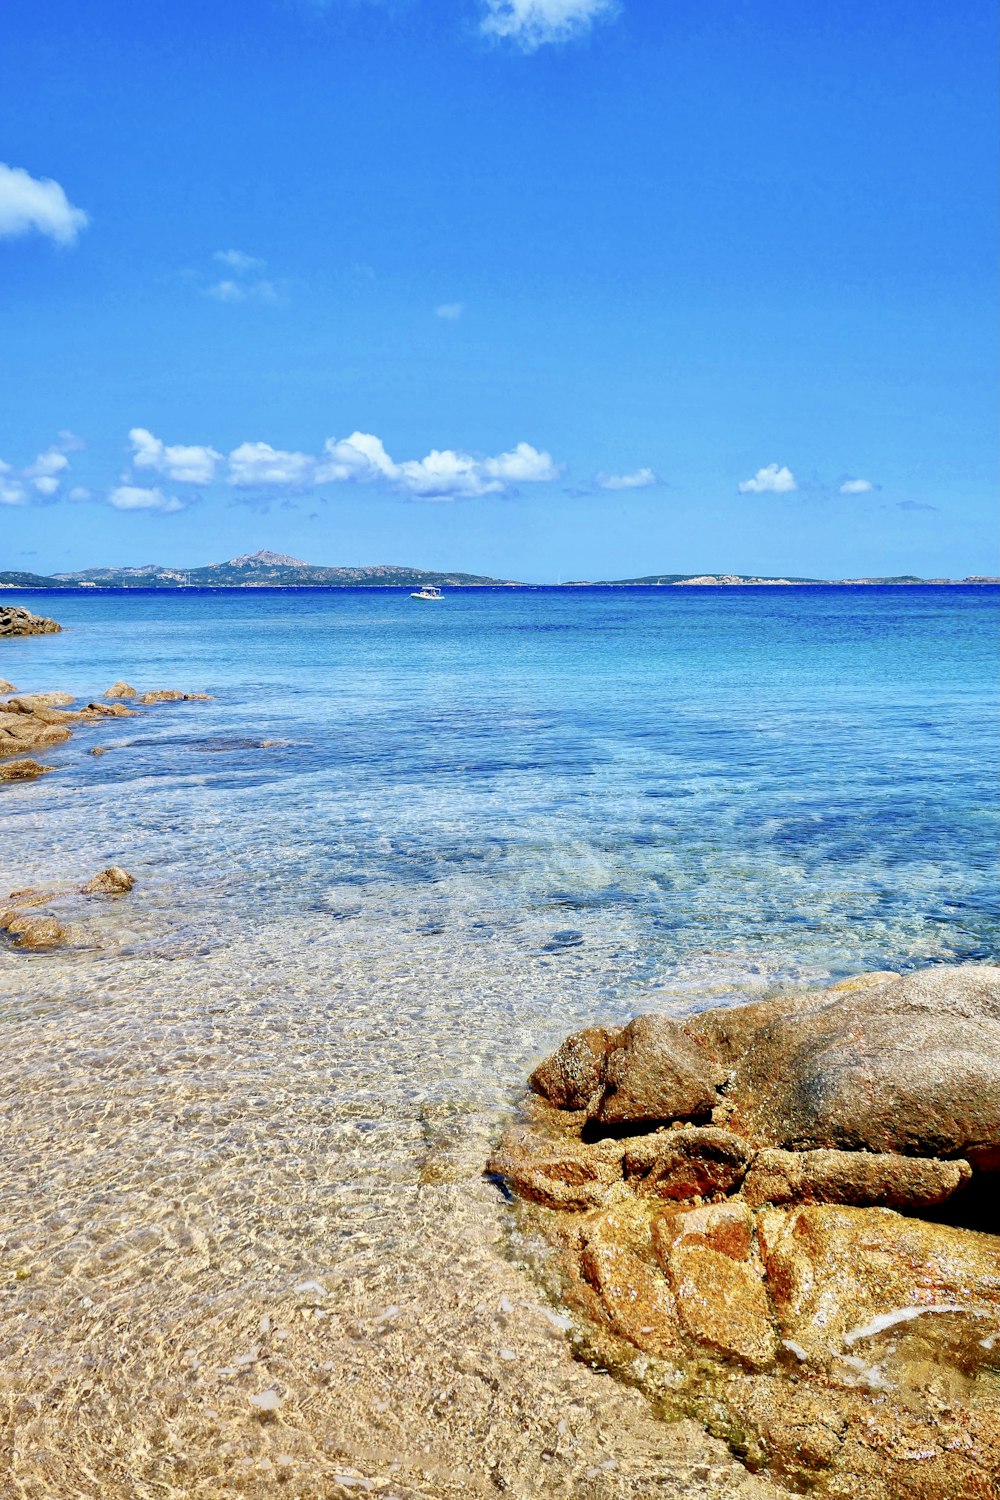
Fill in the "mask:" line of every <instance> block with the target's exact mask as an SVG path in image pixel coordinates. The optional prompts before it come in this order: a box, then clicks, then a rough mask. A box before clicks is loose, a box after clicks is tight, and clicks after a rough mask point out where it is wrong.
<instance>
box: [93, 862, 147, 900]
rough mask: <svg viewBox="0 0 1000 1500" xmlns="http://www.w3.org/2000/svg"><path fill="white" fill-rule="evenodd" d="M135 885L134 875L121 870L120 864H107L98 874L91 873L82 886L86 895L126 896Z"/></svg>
mask: <svg viewBox="0 0 1000 1500" xmlns="http://www.w3.org/2000/svg"><path fill="white" fill-rule="evenodd" d="M134 885H135V876H134V875H130V874H129V873H128V871H127V870H123V869H122V867H121V865H109V866H108V868H107V869H106V870H102V871H101V872H100V874H99V875H93V876H91V878H90V879H89V880H88V881H87V883H86V885H85V886H84V887H83V891H84V894H85V895H87V896H127V895H128V893H129V891H130V890H132V888H133V886H134Z"/></svg>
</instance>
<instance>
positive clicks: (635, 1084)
mask: <svg viewBox="0 0 1000 1500" xmlns="http://www.w3.org/2000/svg"><path fill="white" fill-rule="evenodd" d="M725 1078H726V1074H725V1071H724V1069H722V1068H720V1067H719V1065H718V1063H716V1062H715V1061H714V1060H713V1059H712V1058H711V1057H710V1056H709V1055H708V1054H707V1053H706V1052H705V1051H704V1050H703V1049H702V1048H701V1047H699V1046H698V1044H697V1043H696V1042H694V1041H692V1039H691V1038H690V1037H689V1036H687V1035H686V1034H685V1032H684V1028H683V1027H682V1026H681V1025H680V1024H679V1023H678V1022H677V1021H674V1020H672V1019H671V1018H670V1017H669V1016H657V1015H646V1016H637V1017H636V1018H635V1020H634V1021H630V1022H629V1024H628V1025H627V1026H626V1027H625V1030H624V1031H623V1032H622V1035H621V1040H620V1042H619V1044H618V1045H616V1046H614V1047H612V1049H611V1050H610V1051H609V1052H608V1054H607V1056H606V1058H605V1061H604V1082H603V1087H602V1088H601V1091H600V1093H599V1094H598V1095H597V1096H596V1098H595V1099H593V1100H592V1101H591V1104H590V1107H589V1109H588V1115H589V1117H590V1119H591V1120H593V1121H595V1122H597V1123H598V1124H600V1125H608V1126H618V1125H637V1124H640V1125H645V1124H649V1125H655V1124H662V1123H668V1122H669V1121H671V1120H688V1119H692V1118H694V1117H697V1116H702V1115H708V1114H710V1113H711V1111H712V1109H713V1108H714V1106H715V1105H716V1104H717V1103H718V1092H717V1091H718V1089H719V1087H720V1085H721V1084H722V1083H724V1082H725Z"/></svg>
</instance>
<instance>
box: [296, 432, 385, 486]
mask: <svg viewBox="0 0 1000 1500" xmlns="http://www.w3.org/2000/svg"><path fill="white" fill-rule="evenodd" d="M323 450H324V452H325V453H326V454H327V458H326V459H325V460H321V461H320V463H319V464H318V465H317V468H316V483H317V484H327V483H334V484H336V483H342V482H344V481H346V480H354V481H356V482H361V483H365V482H366V481H367V482H370V481H372V480H375V479H380V478H382V479H397V478H398V477H399V466H398V465H397V464H395V463H393V461H392V459H391V458H390V457H389V455H388V453H386V451H385V445H384V443H383V442H382V439H381V438H377V437H373V436H372V434H371V433H370V432H352V433H351V435H350V437H349V438H341V439H340V440H339V441H338V439H336V438H327V440H326V442H325V443H324V444H323Z"/></svg>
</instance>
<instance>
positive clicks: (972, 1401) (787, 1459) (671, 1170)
mask: <svg viewBox="0 0 1000 1500" xmlns="http://www.w3.org/2000/svg"><path fill="white" fill-rule="evenodd" d="M998 1023H1000V970H998V969H990V968H985V967H971V966H970V967H968V968H961V969H959V968H941V969H936V970H931V971H926V972H925V973H923V974H919V975H910V976H907V978H905V979H900V978H899V977H898V976H894V975H885V974H878V975H870V976H859V978H858V980H857V981H855V982H853V983H851V984H849V985H844V986H840V987H838V988H837V989H835V990H831V991H826V992H822V993H812V994H809V995H800V996H796V997H780V998H779V999H777V1000H773V1001H766V1002H763V1003H758V1004H755V1005H748V1006H745V1007H737V1008H734V1009H732V1010H728V1011H720V1012H715V1013H712V1014H711V1015H708V1016H700V1017H695V1018H693V1019H692V1020H691V1021H690V1022H688V1023H687V1024H686V1026H685V1027H684V1028H683V1029H681V1028H679V1027H678V1024H677V1023H676V1022H673V1021H672V1020H670V1018H668V1017H641V1018H639V1019H638V1020H637V1021H636V1022H633V1023H632V1025H631V1026H630V1027H627V1028H625V1029H624V1031H621V1032H612V1031H605V1030H603V1029H600V1028H592V1029H591V1030H590V1031H589V1032H587V1033H580V1034H578V1035H577V1036H576V1037H574V1038H570V1039H568V1041H567V1042H566V1043H564V1044H563V1047H562V1048H560V1049H559V1051H558V1052H557V1053H556V1054H555V1056H554V1057H553V1058H552V1059H549V1061H548V1062H547V1063H545V1064H542V1065H541V1066H540V1067H539V1068H538V1069H536V1072H535V1074H534V1075H533V1078H532V1083H533V1086H534V1087H535V1088H536V1089H540V1090H541V1092H543V1093H547V1094H548V1095H549V1097H550V1098H551V1099H552V1102H553V1103H556V1104H558V1105H559V1106H560V1107H559V1108H551V1107H549V1106H546V1105H542V1104H541V1103H540V1101H538V1100H534V1101H533V1102H532V1104H531V1106H530V1110H531V1111H534V1112H535V1125H534V1126H533V1127H532V1128H531V1129H528V1130H525V1127H523V1126H521V1127H518V1130H519V1131H520V1134H519V1135H517V1131H512V1132H510V1133H509V1134H508V1137H507V1142H506V1143H505V1150H506V1153H507V1154H506V1163H507V1166H506V1167H505V1158H504V1151H501V1152H500V1153H498V1154H497V1156H496V1157H495V1158H494V1162H493V1165H494V1166H495V1167H496V1169H497V1170H498V1171H500V1172H501V1173H502V1174H503V1173H506V1175H508V1177H509V1180H510V1181H511V1183H512V1185H513V1186H514V1187H515V1188H517V1189H518V1190H519V1191H521V1192H522V1193H525V1195H526V1196H528V1197H529V1198H530V1199H531V1200H532V1202H534V1203H536V1204H543V1205H546V1206H547V1207H548V1208H556V1209H558V1210H560V1211H559V1212H556V1213H545V1212H543V1213H541V1214H540V1215H538V1217H537V1226H536V1227H538V1228H540V1229H541V1231H542V1233H543V1234H545V1235H546V1236H547V1237H548V1238H549V1239H550V1240H551V1242H552V1243H553V1245H554V1246H555V1247H557V1249H558V1260H557V1264H558V1265H559V1266H560V1267H561V1269H562V1274H563V1277H564V1281H563V1292H564V1296H565V1298H566V1300H567V1301H568V1302H569V1303H570V1304H571V1305H574V1306H575V1307H576V1308H577V1310H578V1312H579V1313H581V1314H582V1315H583V1317H584V1318H585V1320H586V1324H587V1326H588V1327H590V1328H591V1329H592V1332H591V1333H590V1334H588V1335H587V1338H588V1339H589V1340H590V1344H589V1347H590V1350H591V1357H592V1358H598V1359H600V1360H603V1361H604V1362H606V1363H607V1364H609V1365H610V1366H611V1367H612V1368H615V1369H620V1370H621V1371H622V1372H623V1373H624V1374H626V1376H627V1378H628V1379H629V1380H630V1381H638V1382H639V1383H640V1384H642V1385H644V1386H646V1388H647V1389H648V1390H649V1391H650V1393H651V1394H653V1395H655V1396H656V1398H657V1400H660V1401H662V1400H663V1399H664V1393H665V1392H670V1393H671V1396H670V1402H671V1403H672V1404H673V1407H674V1409H675V1410H676V1409H680V1410H684V1411H687V1412H688V1413H691V1412H698V1413H701V1414H703V1415H704V1417H705V1419H706V1420H707V1421H708V1422H709V1424H710V1425H711V1426H712V1427H713V1430H715V1431H717V1432H720V1433H723V1434H725V1435H727V1436H729V1437H730V1440H731V1441H732V1443H733V1445H734V1448H735V1450H736V1451H737V1452H739V1453H741V1454H745V1455H746V1456H747V1457H748V1459H749V1460H750V1461H751V1463H752V1464H753V1466H755V1467H759V1468H763V1469H766V1470H767V1471H768V1472H769V1473H771V1475H772V1476H774V1477H777V1478H780V1479H781V1480H783V1481H787V1482H788V1483H790V1484H791V1485H792V1486H793V1488H794V1489H796V1490H799V1489H803V1488H808V1489H810V1490H815V1492H816V1493H817V1494H818V1495H822V1496H826V1497H829V1500H834V1497H836V1500H847V1497H851V1500H855V1497H857V1500H903V1497H905V1500H973V1497H974V1500H986V1497H987V1496H989V1497H992V1496H993V1495H994V1494H995V1493H997V1489H996V1480H997V1476H998V1475H1000V1240H998V1239H997V1238H996V1237H995V1236H993V1235H989V1234H983V1233H978V1232H974V1231H972V1230H969V1229H966V1228H960V1227H957V1226H956V1225H949V1224H945V1223H928V1222H924V1221H922V1220H920V1219H917V1218H914V1217H912V1215H913V1213H914V1212H915V1211H917V1210H920V1209H924V1210H930V1211H933V1212H934V1214H935V1216H936V1217H940V1216H941V1215H942V1214H946V1213H947V1212H948V1210H949V1205H950V1200H951V1198H952V1195H953V1194H955V1193H957V1192H960V1190H961V1189H962V1188H963V1187H965V1186H966V1185H967V1184H968V1183H969V1180H970V1178H972V1186H973V1188H975V1187H976V1185H977V1184H984V1183H989V1182H990V1181H993V1180H995V1179H993V1178H991V1177H990V1176H989V1175H985V1174H988V1172H989V1171H991V1170H994V1169H996V1167H997V1166H998V1164H1000V1130H998V1128H997V1118H998V1112H1000V1088H998V1084H1000V1070H998V1069H997V1067H996V1060H997V1056H998V1054H1000V1048H995V1046H994V1034H995V1033H994V1029H995V1028H996V1027H997V1026H998ZM678 1030H681V1034H682V1036H684V1037H685V1040H686V1042H687V1043H688V1044H689V1045H688V1047H687V1048H686V1049H685V1046H684V1044H683V1043H680V1044H679V1043H678V1042H677V1033H678ZM637 1034H638V1040H637V1041H636V1040H634V1038H636V1035H637ZM975 1037H978V1038H979V1042H978V1045H976V1044H975V1043H974V1038H975ZM692 1049H693V1051H692ZM595 1081H596V1083H597V1088H596V1090H595V1091H594V1092H593V1093H591V1088H592V1086H593V1085H594V1083H595ZM588 1093H589V1094H590V1098H589V1100H588V1099H587V1098H586V1096H587V1095H588ZM616 1096H617V1097H618V1100H619V1106H618V1107H619V1108H620V1110H621V1118H620V1120H616V1121H614V1122H612V1121H607V1122H605V1121H604V1120H603V1119H602V1114H603V1111H604V1109H605V1105H606V1104H607V1107H608V1110H609V1112H610V1113H613V1112H614V1110H615V1105H614V1102H613V1101H614V1099H615V1098H616ZM569 1106H572V1108H570V1107H569ZM538 1111H542V1114H539V1113H538ZM709 1111H711V1121H710V1123H704V1121H705V1117H706V1114H707V1113H708V1112H709ZM670 1115H674V1117H675V1121H676V1119H680V1120H682V1121H683V1120H685V1117H686V1122H685V1123H680V1124H678V1123H676V1122H675V1123H673V1124H672V1125H671V1126H670V1127H669V1128H665V1126H664V1124H663V1119H664V1117H665V1116H667V1117H669V1116H670ZM693 1120H695V1121H698V1123H692V1121H693ZM540 1121H543V1122H544V1128H540V1125H539V1122H540ZM595 1129H596V1131H597V1135H596V1137H595ZM610 1131H617V1133H619V1134H624V1135H626V1137H627V1139H626V1140H625V1141H624V1142H620V1141H617V1142H616V1141H614V1140H609V1139H608V1132H610ZM602 1132H603V1134H602ZM515 1136H517V1152H516V1153H515V1152H514V1151H512V1150H511V1149H510V1143H511V1142H512V1140H513V1138H514V1137H515ZM817 1137H818V1140H817ZM831 1139H832V1141H833V1142H834V1144H830V1141H831ZM790 1144H791V1145H795V1146H801V1147H805V1148H807V1149H797V1150H788V1149H784V1148H785V1147H787V1146H788V1145H790ZM611 1146H617V1147H618V1148H619V1150H620V1152H621V1154H620V1157H618V1158H617V1162H616V1159H615V1158H614V1157H612V1156H611V1155H610V1154H609V1153H608V1148H609V1147H611ZM845 1147H847V1148H849V1149H845ZM875 1147H880V1149H874V1148H875ZM599 1151H603V1152H604V1153H605V1154H604V1156H603V1157H602V1158H600V1166H598V1165H597V1162H598V1157H597V1155H596V1153H597V1152H599ZM962 1151H964V1152H966V1153H967V1154H968V1160H966V1159H964V1155H962V1154H960V1152H962ZM515 1155H516V1161H515ZM588 1162H589V1163H590V1165H589V1166H588ZM616 1172H617V1174H618V1175H616ZM547 1174H551V1175H547ZM554 1180H558V1182H559V1186H558V1188H557V1189H556V1190H555V1191H553V1189H552V1186H551V1183H552V1182H553V1181H554ZM706 1199H707V1200H721V1201H714V1202H713V1201H709V1202H706V1201H705V1200H706ZM942 1205H944V1207H942ZM896 1207H903V1208H905V1209H906V1210H907V1213H908V1214H909V1215H910V1216H909V1217H906V1216H903V1215H901V1214H900V1213H898V1212H895V1211H893V1210H894V1208H896ZM532 1212H533V1213H537V1211H535V1210H532ZM585 1347H587V1344H586V1341H585ZM630 1350H631V1351H632V1352H631V1353H629V1351H630ZM636 1351H639V1354H637V1353H636ZM640 1356H641V1358H640ZM637 1360H638V1361H639V1362H638V1363H637ZM713 1372H714V1373H713Z"/></svg>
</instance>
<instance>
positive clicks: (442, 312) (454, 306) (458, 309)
mask: <svg viewBox="0 0 1000 1500" xmlns="http://www.w3.org/2000/svg"><path fill="white" fill-rule="evenodd" d="M464 312H465V303H464V302H442V303H441V305H440V307H436V308H435V309H434V316H435V317H436V318H444V319H445V320H446V321H447V322H449V323H455V322H457V321H458V319H459V318H460V317H461V316H462V314H463V313H464Z"/></svg>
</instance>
